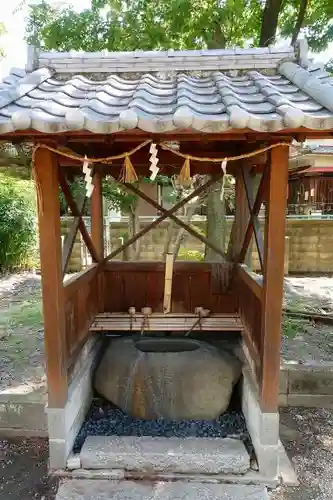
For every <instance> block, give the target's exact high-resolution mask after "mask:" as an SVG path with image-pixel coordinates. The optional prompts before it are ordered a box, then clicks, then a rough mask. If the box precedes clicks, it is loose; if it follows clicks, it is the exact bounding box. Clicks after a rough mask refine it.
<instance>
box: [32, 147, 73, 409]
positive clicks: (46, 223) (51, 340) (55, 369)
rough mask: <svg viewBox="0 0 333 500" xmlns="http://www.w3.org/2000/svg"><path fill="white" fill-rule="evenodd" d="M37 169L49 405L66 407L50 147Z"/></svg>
mask: <svg viewBox="0 0 333 500" xmlns="http://www.w3.org/2000/svg"><path fill="white" fill-rule="evenodd" d="M34 173H35V181H36V187H37V193H38V220H39V241H40V266H41V275H42V289H43V309H44V339H45V354H46V366H47V383H48V405H49V407H50V408H62V407H63V406H64V405H65V403H66V401H67V392H68V379H67V357H66V354H67V348H66V335H65V300H64V290H63V284H62V279H63V277H62V262H61V260H62V253H61V231H60V204H59V187H58V165H57V163H56V157H55V156H53V154H52V153H51V152H50V151H48V150H46V149H38V150H37V151H36V156H35V166H34Z"/></svg>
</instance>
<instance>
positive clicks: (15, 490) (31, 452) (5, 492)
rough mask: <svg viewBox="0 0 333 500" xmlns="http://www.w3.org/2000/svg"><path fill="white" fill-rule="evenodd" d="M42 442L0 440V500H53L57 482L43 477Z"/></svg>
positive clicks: (44, 453) (44, 442) (45, 449)
mask: <svg viewBox="0 0 333 500" xmlns="http://www.w3.org/2000/svg"><path fill="white" fill-rule="evenodd" d="M47 460H48V445H47V440H46V439H28V440H22V439H15V440H14V439H12V440H8V441H7V440H0V478H1V480H0V499H1V500H33V499H36V500H41V499H43V500H53V499H54V497H55V492H56V490H57V481H56V480H55V479H50V478H49V477H48V474H47Z"/></svg>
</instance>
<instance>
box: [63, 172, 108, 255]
mask: <svg viewBox="0 0 333 500" xmlns="http://www.w3.org/2000/svg"><path fill="white" fill-rule="evenodd" d="M59 182H60V186H61V189H62V192H63V193H64V196H65V200H66V202H67V205H68V206H69V208H70V210H71V212H72V215H73V216H74V217H78V226H79V230H80V232H81V234H82V238H83V239H84V242H85V244H86V245H87V248H88V250H89V253H90V255H91V257H92V260H93V261H94V262H98V261H99V259H98V255H97V252H96V250H95V247H94V244H93V242H92V240H91V238H90V235H89V233H88V231H87V228H86V226H85V223H84V222H83V219H82V215H81V211H80V210H79V208H78V206H77V204H76V203H75V201H74V198H73V196H72V193H71V190H70V188H69V185H68V183H67V180H66V177H65V175H64V174H63V172H62V171H61V170H59Z"/></svg>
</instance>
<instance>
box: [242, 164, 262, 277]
mask: <svg viewBox="0 0 333 500" xmlns="http://www.w3.org/2000/svg"><path fill="white" fill-rule="evenodd" d="M241 172H242V180H243V183H244V187H245V193H246V198H247V203H248V207H249V212H250V218H249V222H248V226H247V228H246V231H245V235H244V240H243V244H242V248H241V250H240V253H239V257H238V261H239V262H244V260H245V257H246V252H247V249H248V247H249V244H250V241H251V238H252V235H253V233H254V237H255V240H256V245H257V249H258V256H259V261H260V267H261V270H263V266H264V242H263V238H262V234H261V230H260V223H259V219H258V213H259V210H260V207H261V204H262V202H263V198H264V195H265V190H266V182H267V173H266V170H264V171H263V174H262V177H261V180H260V184H259V188H258V192H257V195H256V198H254V196H253V193H252V189H251V182H252V181H251V178H250V175H249V173H248V171H247V170H246V169H245V168H244V167H243V166H242V167H241Z"/></svg>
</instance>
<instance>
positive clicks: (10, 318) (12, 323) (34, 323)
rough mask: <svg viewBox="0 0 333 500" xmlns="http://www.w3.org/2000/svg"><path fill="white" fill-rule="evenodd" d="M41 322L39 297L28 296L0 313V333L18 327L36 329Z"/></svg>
mask: <svg viewBox="0 0 333 500" xmlns="http://www.w3.org/2000/svg"><path fill="white" fill-rule="evenodd" d="M42 322H43V318H42V305H41V298H40V295H39V294H38V295H37V294H36V295H30V296H29V298H26V299H24V300H22V301H20V303H18V304H15V303H13V304H10V306H9V307H8V309H7V310H6V311H5V312H1V319H0V331H8V330H11V329H13V328H17V327H20V326H24V327H27V328H37V327H38V326H41V324H42Z"/></svg>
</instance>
